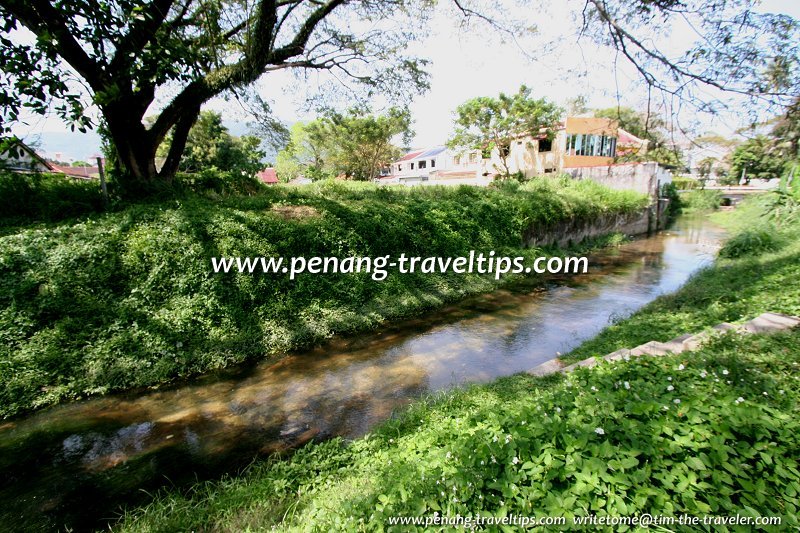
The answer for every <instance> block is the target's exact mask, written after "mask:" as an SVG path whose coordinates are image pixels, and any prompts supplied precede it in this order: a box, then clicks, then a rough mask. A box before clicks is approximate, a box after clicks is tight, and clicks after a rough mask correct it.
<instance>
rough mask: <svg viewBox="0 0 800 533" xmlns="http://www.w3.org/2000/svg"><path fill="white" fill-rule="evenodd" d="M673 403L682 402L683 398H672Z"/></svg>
mask: <svg viewBox="0 0 800 533" xmlns="http://www.w3.org/2000/svg"><path fill="white" fill-rule="evenodd" d="M672 403H681V399H680V398H675V399H674V400H672Z"/></svg>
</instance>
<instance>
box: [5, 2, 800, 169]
mask: <svg viewBox="0 0 800 533" xmlns="http://www.w3.org/2000/svg"><path fill="white" fill-rule="evenodd" d="M575 2H576V0H568V1H563V0H559V1H555V2H549V4H550V6H551V7H549V8H547V9H548V11H546V12H545V11H540V12H537V13H535V14H532V15H531V20H532V21H535V22H536V23H537V24H538V25H539V26H538V30H539V33H538V35H537V36H536V37H535V38H531V40H529V41H528V42H525V43H524V47H525V49H526V50H542V53H541V54H537V55H538V56H539V57H538V58H537V60H536V61H535V62H531V61H530V59H528V58H526V57H524V56H523V54H522V53H521V52H520V51H519V49H518V48H517V47H516V46H515V45H514V44H512V43H506V44H500V43H498V42H496V40H495V39H491V38H489V37H487V36H486V34H485V31H484V32H481V31H460V30H459V29H458V28H456V25H455V23H454V21H453V18H452V11H449V10H446V9H444V8H437V13H436V15H435V17H434V18H433V20H432V21H431V22H430V24H431V27H432V33H431V35H430V37H429V38H428V39H427V40H426V41H425V42H423V43H420V44H419V45H415V46H414V47H413V48H412V50H414V51H416V52H417V53H419V54H420V55H423V56H425V57H427V58H428V59H430V60H431V61H432V63H431V65H430V66H429V72H430V74H431V89H430V91H429V92H427V93H426V94H424V95H422V96H419V97H417V98H416V99H415V101H414V102H413V103H412V105H411V107H410V109H411V113H412V117H413V119H414V130H415V132H416V136H415V138H414V141H413V145H414V146H419V147H422V146H430V145H436V144H442V143H444V142H445V141H446V139H447V137H448V135H449V134H450V132H451V130H452V124H453V113H454V111H455V109H456V107H457V106H458V105H459V104H460V103H462V102H464V101H466V100H468V99H470V98H473V97H475V96H483V95H487V96H488V95H497V94H498V93H499V92H501V91H503V92H514V91H516V90H517V89H518V88H519V86H520V85H521V84H523V83H524V84H526V85H528V86H529V87H531V88H532V89H533V91H534V93H535V95H536V96H544V97H548V98H550V99H552V100H554V101H556V102H558V103H560V104H564V103H565V102H566V100H567V99H568V98H572V97H575V96H578V95H583V96H584V97H586V98H587V102H588V105H589V107H590V108H598V107H609V106H612V105H616V103H617V94H618V93H619V95H620V97H621V104H622V105H628V106H631V107H636V108H642V107H644V105H645V102H646V90H645V88H644V86H643V84H642V82H641V80H640V79H639V78H638V77H637V76H636V75H635V74H634V72H633V69H632V67H630V66H628V65H627V64H625V63H624V61H622V60H620V61H619V62H618V63H617V68H616V69H614V68H613V53H612V52H611V51H610V50H605V49H600V48H597V47H594V46H589V45H588V41H586V42H585V43H584V45H583V46H579V45H578V43H577V42H576V40H575V38H574V36H573V35H574V27H575V24H574V22H573V21H572V20H571V18H570V15H569V13H570V8H571V7H575V6H576V5H577V4H576V3H575ZM762 6H763V10H764V11H768V12H783V13H786V14H789V15H791V16H793V17H795V18H800V1H798V0H765V1H764V2H763V4H762ZM693 38H694V37H693V36H692V35H691V34H690V33H689V32H688V31H686V30H685V29H681V28H676V29H674V30H673V31H672V34H671V35H670V41H671V42H675V43H680V42H686V41H687V40H693ZM553 40H558V43H559V45H558V48H557V49H556V50H554V51H553V52H549V53H548V52H547V51H546V50H545V48H544V47H545V45H546V43H549V42H552V41H553ZM282 87H290V88H289V89H282ZM258 88H259V92H260V94H261V95H262V97H264V98H265V99H267V100H269V101H272V103H273V108H274V110H275V112H276V114H277V116H278V117H279V118H280V119H282V120H283V121H285V122H287V123H292V122H295V121H297V120H308V119H311V118H314V117H313V114H308V113H304V112H303V111H302V108H303V105H302V100H301V98H299V96H298V95H299V93H298V91H297V90H296V85H294V84H290V83H288V77H287V74H285V73H272V74H269V75H267V76H265V77H264V78H263V79H262V80H261V81H260V82H259V84H258ZM207 107H210V108H213V109H216V110H221V111H224V116H225V118H226V119H227V120H228V121H229V122H230V121H241V122H246V121H248V116H247V114H246V113H245V112H244V111H243V110H242V109H241V107H240V106H239V105H238V104H237V103H236V102H231V101H228V102H225V101H222V100H218V101H214V102H210V103H209V105H208V106H207ZM693 118H696V117H683V119H684V120H686V121H687V122H688V121H689V120H690V119H693ZM699 119H700V120H701V121H702V125H701V126H700V129H703V130H714V131H720V132H722V133H726V132H730V131H731V130H732V129H733V128H735V127H738V126H740V125H741V124H739V123H737V118H736V117H724V118H723V119H715V120H712V119H710V118H709V117H699ZM67 131H68V130H67V129H66V128H65V127H64V126H63V125H61V124H60V123H59V122H58V121H57V120H55V119H41V118H32V120H30V124H29V125H28V126H20V127H19V128H17V130H16V133H17V134H18V135H21V136H23V138H32V137H33V138H35V137H36V136H41V145H42V149H43V151H45V152H47V153H49V154H52V152H54V151H57V150H60V151H62V152H65V156H64V157H65V158H83V157H86V156H87V155H89V153H91V152H95V151H97V149H98V148H99V143H98V141H97V137H96V135H89V136H80V137H78V136H76V137H66V136H65V132H67ZM65 139H66V140H69V139H72V140H73V141H72V142H65Z"/></svg>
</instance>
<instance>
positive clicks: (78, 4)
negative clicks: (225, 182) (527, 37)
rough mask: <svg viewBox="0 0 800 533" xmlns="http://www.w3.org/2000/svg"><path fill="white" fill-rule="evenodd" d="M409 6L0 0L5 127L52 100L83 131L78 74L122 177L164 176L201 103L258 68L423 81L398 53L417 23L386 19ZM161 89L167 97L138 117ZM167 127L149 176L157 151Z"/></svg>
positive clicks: (414, 64)
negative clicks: (25, 39) (27, 36)
mask: <svg viewBox="0 0 800 533" xmlns="http://www.w3.org/2000/svg"><path fill="white" fill-rule="evenodd" d="M406 7H407V5H406V3H405V2H402V1H395V0H381V1H373V0H360V1H347V0H327V1H318V0H271V1H270V0H260V1H257V2H255V3H253V2H248V1H246V0H245V1H241V0H154V1H152V2H150V1H143V0H116V1H109V2H106V1H103V0H54V1H48V0H2V2H0V20H1V21H2V23H1V24H2V26H1V27H0V30H1V31H0V36H2V41H0V46H2V48H3V58H2V63H0V67H2V73H3V75H2V76H1V77H0V86H2V88H3V93H4V94H3V96H2V101H0V103H2V105H3V120H4V123H3V127H4V128H6V129H7V127H8V122H9V121H13V120H15V119H17V118H18V117H19V112H20V109H21V108H22V107H23V106H24V107H28V108H30V109H32V110H34V111H38V112H44V111H45V110H46V109H47V108H48V107H50V106H51V105H53V104H55V106H56V111H57V112H58V113H59V115H60V116H61V117H62V118H64V119H66V120H68V121H72V122H73V124H74V125H76V126H77V127H78V128H85V127H87V126H88V125H89V119H88V118H87V117H86V116H85V115H84V103H85V102H82V101H81V98H80V92H79V91H77V90H75V86H74V84H70V83H69V81H68V80H69V77H70V76H69V75H70V73H72V72H74V73H75V74H77V78H78V80H79V81H80V82H82V83H84V84H85V86H86V88H87V89H88V92H89V93H90V94H91V97H92V101H93V103H94V104H96V105H97V106H98V107H99V109H100V111H101V113H102V116H103V119H104V120H105V123H106V127H107V130H108V133H109V135H110V137H111V139H112V141H113V145H114V148H115V150H116V153H117V156H118V159H119V163H120V164H121V165H122V167H123V169H124V170H125V171H126V173H127V175H128V177H129V178H130V179H131V180H132V181H134V182H140V183H142V184H145V183H147V182H152V181H154V180H157V179H159V178H163V179H170V178H171V177H172V176H173V175H174V174H175V172H176V170H177V169H178V166H179V163H180V158H181V154H182V153H183V150H184V147H185V144H186V138H187V135H188V133H189V129H190V128H191V126H192V124H193V123H194V122H195V120H196V118H197V116H198V114H199V112H200V107H201V105H202V104H203V103H204V102H206V101H207V100H209V99H210V98H213V97H215V96H218V95H220V94H223V93H225V92H226V91H230V90H234V89H237V88H241V87H244V86H246V85H248V84H250V83H252V82H254V81H255V80H257V79H258V78H259V77H260V76H261V75H262V74H264V73H266V72H270V71H274V70H279V69H287V68H303V69H320V70H326V71H331V72H333V73H334V74H335V75H337V76H346V77H349V78H350V79H352V80H355V81H356V82H357V83H361V84H364V85H366V86H367V87H368V89H369V90H373V91H375V90H379V91H381V92H391V91H394V92H396V93H397V92H404V91H405V92H413V91H415V90H419V89H421V88H424V87H425V86H426V76H425V74H424V72H423V71H422V69H421V66H422V65H423V64H424V61H422V60H418V59H416V58H414V57H412V56H410V55H409V54H408V53H406V52H405V50H404V47H405V46H406V44H407V41H408V40H409V39H412V38H413V37H414V35H413V30H412V29H409V28H407V27H400V26H392V25H391V24H390V22H391V21H392V19H394V18H396V17H398V16H399V15H400V14H402V13H404V11H403V10H404V9H406ZM424 8H425V4H421V5H419V6H417V9H418V10H423V11H424ZM21 27H24V28H27V29H28V30H30V31H31V32H33V34H34V35H35V37H36V38H35V42H33V43H31V44H20V42H19V41H20V39H19V33H16V34H15V33H14V32H18V31H19V29H20V28H21ZM159 91H161V92H162V93H169V94H171V97H170V98H169V99H168V100H167V102H166V104H165V105H163V107H161V110H160V112H159V113H158V114H157V115H156V117H155V119H154V120H151V121H144V117H145V116H146V115H148V114H151V113H152V112H153V111H154V109H153V107H156V106H157V104H158V103H157V96H159V94H160V93H159ZM154 103H155V104H156V105H154ZM146 122H148V123H149V125H147V124H146ZM168 134H170V138H171V144H170V146H169V149H168V150H167V157H166V162H165V163H164V165H163V167H162V170H161V171H160V172H157V171H156V166H155V156H156V151H157V149H158V147H159V145H160V144H161V143H162V142H163V141H164V140H165V138H166V137H167V135H168Z"/></svg>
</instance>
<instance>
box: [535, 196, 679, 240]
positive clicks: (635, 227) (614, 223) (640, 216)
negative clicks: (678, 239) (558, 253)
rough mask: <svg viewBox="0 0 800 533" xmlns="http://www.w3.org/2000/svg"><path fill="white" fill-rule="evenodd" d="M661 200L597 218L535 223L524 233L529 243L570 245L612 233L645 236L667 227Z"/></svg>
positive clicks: (666, 204) (664, 204)
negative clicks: (637, 208)
mask: <svg viewBox="0 0 800 533" xmlns="http://www.w3.org/2000/svg"><path fill="white" fill-rule="evenodd" d="M668 204H669V202H668V201H666V202H665V203H663V205H662V202H659V203H657V204H653V205H650V206H648V207H646V208H644V209H642V210H640V211H637V212H635V213H630V214H607V215H601V216H600V217H598V218H596V219H594V220H565V221H563V222H559V223H557V224H555V225H553V226H531V227H529V228H528V229H527V230H526V231H525V233H524V234H523V236H522V242H523V243H524V244H525V246H528V247H531V246H548V245H553V244H555V245H557V246H568V245H570V244H578V243H580V242H583V241H584V240H586V239H589V238H592V237H602V236H604V235H609V234H611V233H623V234H625V235H628V236H631V237H633V236H635V235H644V234H646V233H650V232H652V231H655V230H657V229H661V228H663V227H664V224H665V223H666V207H667V206H668Z"/></svg>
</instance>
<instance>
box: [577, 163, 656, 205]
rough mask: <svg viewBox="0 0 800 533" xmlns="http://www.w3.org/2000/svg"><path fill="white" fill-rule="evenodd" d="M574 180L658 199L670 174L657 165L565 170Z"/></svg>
mask: <svg viewBox="0 0 800 533" xmlns="http://www.w3.org/2000/svg"><path fill="white" fill-rule="evenodd" d="M564 172H565V173H567V174H569V175H570V176H572V177H573V178H575V179H579V180H586V179H589V180H593V181H596V182H598V183H600V184H602V185H605V186H606V187H610V188H611V189H627V190H632V191H636V192H640V193H644V194H647V195H648V196H650V197H651V198H653V199H654V200H655V199H657V198H658V196H659V192H660V191H661V187H662V186H663V185H665V184H667V183H671V182H672V174H670V173H669V171H667V170H665V169H663V168H661V167H660V166H659V165H658V163H655V162H649V163H624V164H619V165H607V166H600V167H575V168H565V169H564Z"/></svg>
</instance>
